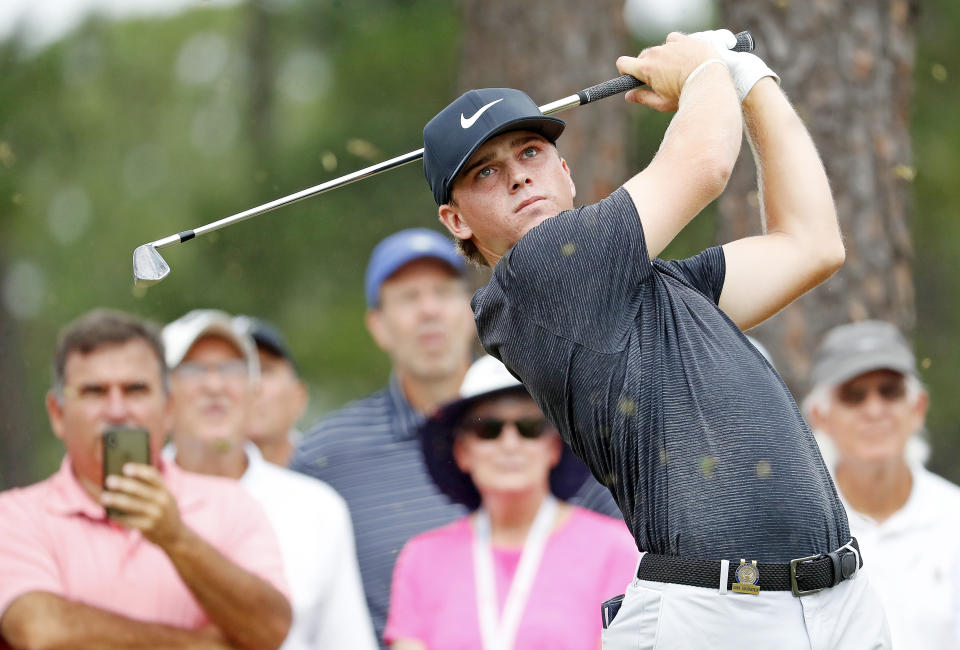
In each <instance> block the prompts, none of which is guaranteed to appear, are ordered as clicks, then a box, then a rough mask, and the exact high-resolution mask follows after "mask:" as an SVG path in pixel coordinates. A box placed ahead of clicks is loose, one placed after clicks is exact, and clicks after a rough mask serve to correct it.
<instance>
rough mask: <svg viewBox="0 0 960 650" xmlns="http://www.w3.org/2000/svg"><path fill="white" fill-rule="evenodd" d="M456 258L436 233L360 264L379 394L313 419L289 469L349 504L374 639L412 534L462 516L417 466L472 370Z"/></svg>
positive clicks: (385, 245)
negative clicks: (426, 428) (382, 357)
mask: <svg viewBox="0 0 960 650" xmlns="http://www.w3.org/2000/svg"><path fill="white" fill-rule="evenodd" d="M464 271H465V266H464V263H463V261H462V260H461V259H460V258H459V257H458V256H457V254H456V253H455V251H454V248H453V244H452V243H451V242H450V241H449V240H447V239H446V238H444V237H443V236H441V235H439V234H437V233H436V232H434V231H431V230H426V229H412V230H403V231H400V232H398V233H395V234H393V235H391V236H390V237H387V238H386V239H384V240H383V241H382V242H380V244H378V245H377V247H376V248H375V249H374V251H373V254H372V255H371V257H370V262H369V264H368V265H367V272H366V299H367V307H368V310H367V316H366V324H367V329H368V330H369V331H370V334H371V336H372V337H373V339H374V341H375V342H376V343H377V345H378V346H379V347H380V348H381V349H382V350H383V351H384V352H385V353H386V355H387V356H388V357H389V359H390V362H391V364H392V366H393V372H392V373H391V376H390V381H389V385H388V386H387V388H385V389H383V390H381V391H378V392H376V393H374V394H373V395H370V396H369V397H366V398H364V399H361V400H359V401H357V402H354V403H352V404H349V405H347V406H346V407H344V408H343V409H341V410H339V411H336V412H334V413H332V414H329V415H327V416H326V417H325V418H323V419H322V420H321V421H320V422H318V423H317V424H316V425H315V426H314V427H313V428H312V430H311V431H310V432H309V433H308V435H307V437H306V438H305V439H304V441H303V444H302V445H301V446H300V447H299V448H298V449H297V450H296V451H295V452H294V455H293V460H292V461H291V465H290V466H291V468H293V469H295V470H297V471H300V472H303V473H305V474H309V475H311V476H314V477H316V478H319V479H322V480H324V481H326V482H328V483H329V484H330V485H332V486H333V487H334V488H335V489H336V490H337V491H338V492H339V493H340V494H341V495H343V497H344V498H345V499H346V500H347V504H348V505H349V506H350V513H351V515H352V516H353V522H354V530H355V533H356V540H357V555H358V558H359V560H360V572H361V575H362V576H363V587H364V591H365V593H366V596H367V604H368V605H369V608H370V615H371V617H372V618H373V624H374V627H375V629H376V632H377V637H378V638H380V637H381V635H382V634H383V626H384V623H385V622H386V617H387V602H388V600H389V597H390V577H391V574H392V572H393V563H394V561H395V559H396V555H397V553H398V552H399V551H400V549H401V548H402V547H403V545H404V543H406V541H407V540H408V539H410V538H411V537H412V536H413V535H415V534H417V533H420V532H423V531H424V530H427V529H429V528H433V527H435V526H440V525H442V524H445V523H448V522H450V521H452V520H453V519H454V518H456V517H457V516H459V515H462V514H463V513H464V512H465V511H464V510H463V508H462V507H460V506H458V505H455V504H451V503H449V502H448V501H447V500H446V499H445V498H444V496H443V494H442V493H440V492H439V491H438V490H437V488H436V487H435V486H434V485H433V483H432V482H431V480H430V477H429V476H428V475H427V473H426V470H425V469H424V467H423V460H422V459H421V456H420V448H419V443H418V442H417V428H418V427H419V426H420V424H421V423H422V422H423V421H424V419H425V416H426V415H427V414H429V413H432V412H433V411H434V410H435V409H436V408H437V407H438V406H439V405H440V404H443V403H444V402H447V401H449V400H451V399H453V398H454V397H455V396H456V395H457V390H458V389H459V387H460V382H461V381H462V380H463V375H464V373H465V372H466V370H467V367H468V366H469V365H470V346H471V343H472V342H473V341H474V337H475V334H474V332H473V315H472V313H471V311H470V299H469V295H468V293H467V287H466V284H465V282H464V278H463V273H464Z"/></svg>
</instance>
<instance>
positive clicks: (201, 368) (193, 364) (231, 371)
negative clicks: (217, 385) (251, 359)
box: [173, 359, 250, 381]
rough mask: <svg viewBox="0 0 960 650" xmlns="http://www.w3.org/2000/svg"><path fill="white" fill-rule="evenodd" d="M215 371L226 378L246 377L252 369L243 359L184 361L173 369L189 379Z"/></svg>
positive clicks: (198, 377)
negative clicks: (209, 361)
mask: <svg viewBox="0 0 960 650" xmlns="http://www.w3.org/2000/svg"><path fill="white" fill-rule="evenodd" d="M210 371H213V372H215V373H217V374H218V375H220V376H221V377H223V378H224V379H246V378H247V377H248V373H249V372H250V369H249V368H248V367H247V362H246V361H244V360H243V359H230V360H229V361H221V362H220V363H202V362H200V361H184V362H183V363H181V364H180V365H179V366H177V367H176V368H174V369H173V373H174V374H175V375H177V376H178V377H180V378H182V379H186V380H188V381H197V380H199V379H202V378H203V377H206V375H207V373H208V372H210Z"/></svg>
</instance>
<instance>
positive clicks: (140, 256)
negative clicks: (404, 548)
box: [133, 243, 170, 286]
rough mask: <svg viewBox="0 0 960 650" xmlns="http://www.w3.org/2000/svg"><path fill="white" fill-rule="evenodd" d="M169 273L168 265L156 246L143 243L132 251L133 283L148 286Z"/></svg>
mask: <svg viewBox="0 0 960 650" xmlns="http://www.w3.org/2000/svg"><path fill="white" fill-rule="evenodd" d="M169 274H170V265H169V264H167V262H166V261H165V260H164V259H163V257H162V256H161V255H160V252H159V251H157V248H156V246H154V245H153V244H152V243H151V244H143V245H142V246H137V248H136V249H135V250H134V251H133V284H134V285H142V286H150V285H151V284H156V283H157V282H160V280H162V279H164V278H165V277H167V276H168V275H169Z"/></svg>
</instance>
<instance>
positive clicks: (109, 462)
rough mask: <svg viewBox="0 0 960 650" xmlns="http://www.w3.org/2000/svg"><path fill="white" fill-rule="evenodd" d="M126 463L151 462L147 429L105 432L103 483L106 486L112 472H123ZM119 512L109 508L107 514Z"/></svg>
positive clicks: (124, 429) (119, 428)
mask: <svg viewBox="0 0 960 650" xmlns="http://www.w3.org/2000/svg"><path fill="white" fill-rule="evenodd" d="M126 463H141V464H143V465H149V464H150V434H149V433H148V432H147V430H146V429H130V428H121V427H118V428H113V429H108V430H106V431H104V433H103V484H104V488H106V481H107V477H108V476H110V475H111V474H118V475H122V474H123V466H124V465H125V464H126ZM117 514H118V512H117V511H116V510H114V509H113V508H107V516H108V517H113V516H115V515H117Z"/></svg>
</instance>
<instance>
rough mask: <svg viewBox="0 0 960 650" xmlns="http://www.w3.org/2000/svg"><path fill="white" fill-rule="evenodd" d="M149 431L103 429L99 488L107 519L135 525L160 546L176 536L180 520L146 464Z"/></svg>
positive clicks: (160, 482)
mask: <svg viewBox="0 0 960 650" xmlns="http://www.w3.org/2000/svg"><path fill="white" fill-rule="evenodd" d="M149 439H150V436H149V433H148V432H147V431H146V430H144V429H133V428H128V427H114V428H110V429H108V430H106V431H104V433H103V492H102V493H101V495H100V503H101V504H103V506H105V507H106V509H107V516H108V517H110V519H111V520H113V521H115V522H117V523H118V524H121V525H123V526H127V527H128V528H135V529H137V530H139V531H140V532H141V533H143V536H144V537H145V538H147V539H148V540H149V541H151V542H153V543H154V544H156V545H157V546H160V547H161V548H168V547H169V545H171V544H173V543H174V542H176V541H177V539H179V538H180V536H181V535H182V533H183V524H182V522H181V520H180V511H179V509H178V508H177V502H176V501H175V500H174V498H173V495H171V494H170V492H169V491H168V490H167V488H166V486H165V485H164V484H163V478H162V477H161V476H160V472H158V471H157V469H156V468H155V467H153V466H152V465H150V443H149Z"/></svg>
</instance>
